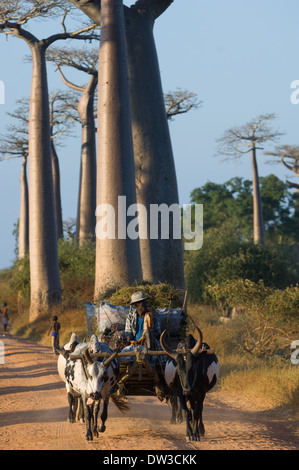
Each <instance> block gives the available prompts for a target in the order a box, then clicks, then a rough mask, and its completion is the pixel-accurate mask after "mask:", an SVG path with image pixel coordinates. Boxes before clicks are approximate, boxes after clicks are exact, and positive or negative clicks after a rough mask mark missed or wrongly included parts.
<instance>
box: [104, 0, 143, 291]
mask: <svg viewBox="0 0 299 470" xmlns="http://www.w3.org/2000/svg"><path fill="white" fill-rule="evenodd" d="M101 25H102V30H101V45H100V55H99V84H98V87H99V88H98V89H99V99H98V165H97V210H98V207H99V206H101V205H102V204H109V205H111V206H112V207H113V208H114V210H115V238H114V239H112V238H110V239H109V238H103V239H99V238H98V236H97V240H96V280H95V297H96V298H98V297H99V296H100V295H101V294H102V293H103V292H104V291H105V290H107V288H111V287H113V288H114V287H122V286H127V285H130V284H131V283H132V282H134V281H135V280H140V279H141V276H142V273H141V262H140V250H139V240H138V239H136V240H132V239H130V238H129V237H127V236H126V234H123V233H122V235H125V236H121V237H120V236H119V230H121V231H122V232H123V230H124V229H125V228H126V227H127V225H128V222H129V219H128V217H126V216H125V220H124V221H123V222H124V224H123V225H122V224H119V221H118V219H119V213H118V197H119V196H125V197H126V205H127V207H128V206H130V205H132V204H135V203H136V189H135V170H134V154H133V142H132V127H131V112H130V93H129V79H128V62H127V47H126V36H125V23H124V11H123V4H122V1H121V0H102V2H101ZM98 220H99V218H98V219H97V221H98Z"/></svg>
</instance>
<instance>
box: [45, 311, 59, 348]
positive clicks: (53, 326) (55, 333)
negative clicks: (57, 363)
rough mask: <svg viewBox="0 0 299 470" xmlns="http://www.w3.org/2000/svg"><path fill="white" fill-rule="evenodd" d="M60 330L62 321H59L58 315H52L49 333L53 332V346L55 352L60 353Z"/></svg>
mask: <svg viewBox="0 0 299 470" xmlns="http://www.w3.org/2000/svg"><path fill="white" fill-rule="evenodd" d="M59 330H60V323H59V322H58V318H57V316H56V315H54V317H52V323H51V325H50V328H49V332H48V335H49V334H50V333H51V337H52V348H53V353H54V354H59V353H58V352H57V351H56V348H59Z"/></svg>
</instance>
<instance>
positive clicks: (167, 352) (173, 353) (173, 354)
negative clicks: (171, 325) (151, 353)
mask: <svg viewBox="0 0 299 470" xmlns="http://www.w3.org/2000/svg"><path fill="white" fill-rule="evenodd" d="M165 334H166V330H164V331H163V333H162V334H161V336H160V343H161V346H162V348H163V349H164V351H165V352H166V354H168V356H170V357H172V358H173V359H174V360H175V361H176V360H177V356H178V355H177V353H176V351H173V350H172V349H171V348H170V347H169V346H168V345H167V344H166V343H165V341H164V336H165Z"/></svg>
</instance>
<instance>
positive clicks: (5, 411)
mask: <svg viewBox="0 0 299 470" xmlns="http://www.w3.org/2000/svg"><path fill="white" fill-rule="evenodd" d="M0 340H1V341H3V343H4V348H5V361H4V362H5V363H4V364H2V365H1V364H0V450H25V449H26V450H37V449H39V450H54V449H56V450H111V451H113V450H171V451H176V450H177V451H179V450H181V451H183V450H184V451H194V450H251V449H252V450H295V449H299V440H298V427H297V432H296V423H295V420H294V417H293V416H292V415H291V413H288V412H286V413H284V414H280V415H279V416H278V415H275V416H273V415H271V414H269V412H268V413H265V412H258V411H256V410H255V409H254V408H253V407H252V405H251V408H252V409H251V410H250V409H242V408H241V407H240V405H238V406H237V407H236V404H235V403H230V401H229V400H228V398H227V399H225V397H223V395H220V394H219V393H218V392H217V391H216V392H214V393H212V394H210V395H208V397H207V399H206V403H205V407H204V422H205V427H206V436H205V437H204V438H202V439H201V441H200V442H190V443H187V442H186V441H185V437H184V429H185V426H184V424H181V425H171V424H169V419H170V410H169V407H168V405H166V404H164V403H162V404H161V403H160V402H159V401H158V400H157V399H156V398H154V397H153V398H152V397H130V398H129V406H130V411H128V412H127V413H126V414H125V415H123V414H121V413H120V411H119V410H118V409H117V408H116V407H115V406H114V405H113V404H112V403H111V404H110V407H109V417H108V421H107V430H106V432H105V433H104V434H102V435H100V437H99V438H98V439H95V440H94V441H93V442H92V443H88V442H86V441H85V425H83V424H80V423H76V424H69V423H67V421H66V417H67V409H68V407H67V397H66V392H65V386H64V383H62V382H61V380H60V378H59V376H58V374H57V359H56V358H55V357H54V356H53V354H52V352H51V349H50V348H47V347H43V346H39V345H37V344H36V343H33V342H31V341H28V340H24V339H18V338H15V337H12V336H9V335H7V336H6V337H1V336H0ZM0 345H1V343H0ZM0 359H1V355H0ZM297 426H298V423H297Z"/></svg>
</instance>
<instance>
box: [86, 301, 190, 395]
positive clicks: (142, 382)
mask: <svg viewBox="0 0 299 470" xmlns="http://www.w3.org/2000/svg"><path fill="white" fill-rule="evenodd" d="M182 303H183V307H182V308H171V306H170V305H169V307H168V308H163V309H156V315H157V316H158V323H159V328H160V331H161V332H162V331H164V330H166V332H167V338H168V342H169V344H171V345H172V346H173V347H174V348H175V347H176V346H177V344H178V343H179V341H181V340H182V339H183V338H184V337H185V332H186V326H187V314H186V312H185V304H186V295H185V296H184V301H183V302H182ZM85 308H86V313H87V326H88V332H89V335H90V336H91V335H92V334H94V333H95V334H97V335H98V337H99V338H100V340H101V341H103V340H104V341H106V342H107V343H108V344H109V346H110V347H111V349H114V348H115V347H116V346H117V342H115V337H118V338H119V337H121V335H122V332H123V331H124V328H125V320H126V316H127V315H128V313H129V311H130V307H125V306H120V305H111V304H109V303H103V302H102V303H101V304H100V305H99V306H96V305H93V304H87V303H85ZM118 359H119V364H120V374H119V380H118V383H117V386H116V388H117V393H118V394H119V395H122V396H155V395H156V394H157V389H156V386H157V382H158V381H159V380H158V379H159V378H161V377H164V370H165V364H166V360H167V355H166V354H165V352H164V351H163V350H162V348H161V347H160V348H159V346H158V348H156V349H155V350H149V349H147V348H146V347H144V346H131V347H128V348H124V349H123V350H122V351H121V352H120V353H119V354H118Z"/></svg>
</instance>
